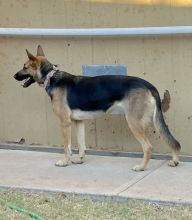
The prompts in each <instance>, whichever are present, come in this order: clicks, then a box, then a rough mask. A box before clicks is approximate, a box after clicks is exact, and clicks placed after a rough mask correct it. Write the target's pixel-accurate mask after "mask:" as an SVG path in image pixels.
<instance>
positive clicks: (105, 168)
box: [0, 149, 192, 204]
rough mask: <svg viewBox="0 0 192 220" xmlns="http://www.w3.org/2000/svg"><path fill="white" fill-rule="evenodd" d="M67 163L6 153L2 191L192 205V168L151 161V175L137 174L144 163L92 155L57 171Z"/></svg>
mask: <svg viewBox="0 0 192 220" xmlns="http://www.w3.org/2000/svg"><path fill="white" fill-rule="evenodd" d="M61 158H62V154H59V153H46V152H33V151H21V150H5V149H1V150H0V187H15V188H22V189H30V190H40V191H41V190H44V191H62V192H65V193H73V194H80V195H83V196H84V197H97V198H103V197H106V196H110V197H113V199H117V200H119V199H123V200H124V199H128V198H136V199H144V200H149V201H156V202H171V203H187V204H192V175H191V173H192V163H191V162H181V163H180V165H179V166H178V167H169V166H168V165H167V161H165V160H151V161H150V163H149V165H148V169H147V170H146V171H144V172H134V171H132V170H131V168H132V167H133V166H134V165H135V164H137V163H139V162H140V160H141V159H140V158H129V157H108V156H91V155H89V156H86V160H85V163H84V164H81V165H70V166H68V167H56V166H54V163H55V162H56V161H57V160H59V159H61Z"/></svg>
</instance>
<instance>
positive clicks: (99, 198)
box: [0, 185, 192, 206]
mask: <svg viewBox="0 0 192 220" xmlns="http://www.w3.org/2000/svg"><path fill="white" fill-rule="evenodd" d="M8 189H14V190H21V191H23V192H32V193H33V192H36V193H49V194H55V193H64V194H65V195H66V196H77V197H79V198H81V199H91V200H93V201H114V202H129V201H131V200H132V201H133V200H134V201H141V202H144V203H147V204H158V205H164V206H170V205H175V206H183V205H184V206H192V201H191V202H189V201H175V200H160V199H158V198H139V197H125V196H119V195H105V194H91V193H78V192H65V191H62V190H49V189H39V188H25V187H16V186H14V187H10V186H1V185H0V190H1V191H2V190H8Z"/></svg>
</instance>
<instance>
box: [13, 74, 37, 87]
mask: <svg viewBox="0 0 192 220" xmlns="http://www.w3.org/2000/svg"><path fill="white" fill-rule="evenodd" d="M14 78H15V79H16V80H17V81H21V86H23V88H27V87H28V86H30V85H31V84H33V83H34V82H35V80H34V79H33V77H32V76H31V75H29V74H26V75H22V74H19V73H16V74H15V75H14Z"/></svg>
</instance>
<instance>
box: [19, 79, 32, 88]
mask: <svg viewBox="0 0 192 220" xmlns="http://www.w3.org/2000/svg"><path fill="white" fill-rule="evenodd" d="M29 79H30V77H28V78H27V79H24V80H23V81H22V82H21V85H22V86H23V87H26V84H27V82H28V80H29Z"/></svg>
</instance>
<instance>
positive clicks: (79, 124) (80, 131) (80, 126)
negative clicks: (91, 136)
mask: <svg viewBox="0 0 192 220" xmlns="http://www.w3.org/2000/svg"><path fill="white" fill-rule="evenodd" d="M75 124H76V129H77V144H78V148H79V158H77V159H73V160H72V163H75V164H81V163H83V162H84V158H85V150H86V146H85V124H84V122H83V121H79V120H78V121H75Z"/></svg>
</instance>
